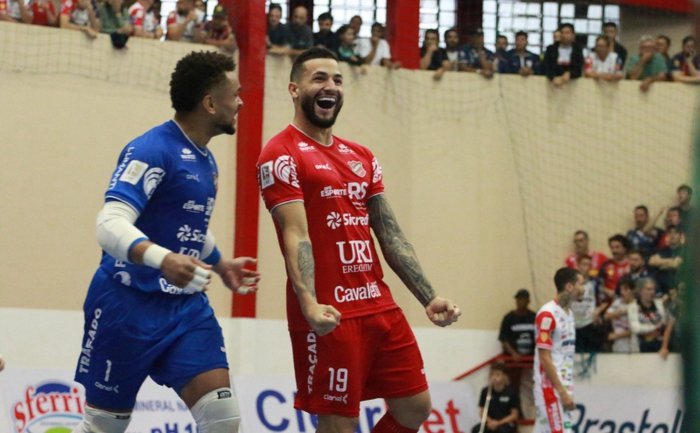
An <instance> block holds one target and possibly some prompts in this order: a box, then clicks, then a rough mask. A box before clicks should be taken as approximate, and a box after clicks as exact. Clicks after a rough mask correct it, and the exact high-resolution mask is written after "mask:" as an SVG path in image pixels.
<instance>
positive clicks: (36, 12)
mask: <svg viewBox="0 0 700 433" xmlns="http://www.w3.org/2000/svg"><path fill="white" fill-rule="evenodd" d="M29 8H30V9H31V10H32V24H34V25H39V26H48V25H50V24H49V15H48V13H49V12H51V13H52V14H54V15H55V14H56V9H55V8H54V7H53V2H52V1H50V0H49V1H33V2H31V3H30V4H29Z"/></svg>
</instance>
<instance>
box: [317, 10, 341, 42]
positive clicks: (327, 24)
mask: <svg viewBox="0 0 700 433" xmlns="http://www.w3.org/2000/svg"><path fill="white" fill-rule="evenodd" d="M316 21H318V32H316V33H314V45H315V46H317V47H323V48H328V49H329V50H331V51H336V48H337V47H338V37H337V35H336V34H335V33H333V30H332V28H333V15H331V14H330V13H329V12H324V13H322V14H321V15H319V16H318V18H317V20H316Z"/></svg>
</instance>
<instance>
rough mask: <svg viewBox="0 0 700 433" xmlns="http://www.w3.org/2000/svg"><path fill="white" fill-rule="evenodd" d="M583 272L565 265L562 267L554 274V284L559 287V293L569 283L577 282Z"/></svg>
mask: <svg viewBox="0 0 700 433" xmlns="http://www.w3.org/2000/svg"><path fill="white" fill-rule="evenodd" d="M580 274H581V273H580V272H579V271H577V270H576V269H572V268H568V267H564V268H560V269H559V270H558V271H557V272H556V273H555V274H554V285H555V286H556V287H557V293H561V292H563V291H564V289H565V288H566V285H567V284H569V283H572V284H573V283H575V282H576V279H577V278H578V276H579V275H580Z"/></svg>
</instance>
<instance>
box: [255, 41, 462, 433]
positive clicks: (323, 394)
mask: <svg viewBox="0 0 700 433" xmlns="http://www.w3.org/2000/svg"><path fill="white" fill-rule="evenodd" d="M290 80H291V82H290V84H289V92H290V94H291V96H292V100H293V101H294V108H295V115H294V121H293V122H292V124H291V125H289V126H288V127H287V128H285V129H284V130H283V131H282V132H280V133H279V134H278V135H276V136H275V137H273V138H272V139H271V140H270V142H269V143H268V144H267V145H266V146H265V148H264V149H263V151H262V153H261V155H260V158H259V160H258V169H259V173H258V176H259V179H258V181H259V184H260V189H261V192H262V196H263V199H264V200H265V204H266V206H267V208H268V209H269V210H270V212H271V214H272V217H273V220H274V222H275V228H276V230H277V235H278V238H279V242H280V247H281V249H282V254H283V256H284V258H285V262H286V268H287V276H288V281H287V316H288V322H289V331H290V336H291V340H292V349H293V352H294V367H295V373H296V381H297V387H298V392H297V395H296V401H295V407H296V408H298V409H303V410H305V411H307V412H310V413H315V414H318V423H319V424H318V430H317V432H318V433H328V432H340V433H353V432H355V429H356V427H357V423H358V415H359V405H360V401H361V400H367V399H372V398H385V399H386V401H387V406H388V411H387V413H386V414H385V415H384V416H383V417H382V418H381V419H380V420H379V422H378V423H377V425H376V426H375V427H374V428H373V429H372V432H374V433H388V432H392V433H413V432H417V431H418V428H419V427H420V425H421V423H422V422H423V421H424V420H425V419H426V418H427V416H428V415H429V413H430V410H431V403H430V394H429V392H428V385H427V381H426V379H425V374H424V372H423V361H422V358H421V355H420V351H419V349H418V346H417V344H416V340H415V337H414V335H413V332H412V331H411V328H410V326H409V325H408V323H407V321H406V319H405V317H404V315H403V313H402V312H401V310H400V309H399V307H398V306H397V305H396V304H395V303H394V300H393V298H392V296H391V292H390V291H389V288H388V286H387V285H386V284H385V283H384V281H383V274H382V269H381V265H380V263H379V259H378V257H377V250H376V248H375V246H374V242H373V240H372V236H371V235H370V227H371V228H372V231H373V232H374V235H375V236H376V238H377V241H378V242H379V244H380V246H381V249H382V252H383V254H384V257H385V259H386V261H387V263H389V265H390V266H391V268H392V269H393V270H394V271H395V272H396V273H397V274H398V275H399V276H400V277H401V279H402V281H403V282H404V283H405V284H406V286H407V287H408V288H409V290H411V292H412V293H413V294H414V295H415V296H416V298H418V300H419V301H420V302H421V303H422V304H423V305H424V306H425V311H426V314H427V315H428V317H429V318H430V320H431V321H432V322H433V323H435V324H436V325H438V326H447V325H449V324H451V323H453V322H454V321H456V320H457V318H458V317H459V315H460V314H461V313H460V311H459V308H458V307H457V306H456V305H454V304H453V303H452V301H450V300H448V299H444V298H441V297H438V296H437V295H436V294H435V292H434V290H433V288H432V286H431V285H430V283H429V282H428V280H427V278H426V277H425V275H424V273H423V271H422V269H421V267H420V264H419V263H418V260H417V258H416V255H415V253H414V251H413V248H412V247H411V245H410V244H409V243H408V241H407V240H406V238H405V236H404V234H403V232H402V231H401V229H400V228H399V225H398V224H397V222H396V218H395V217H394V214H393V212H392V210H391V207H390V206H389V204H388V202H387V200H386V197H385V195H384V185H383V183H382V170H381V167H380V165H379V163H378V162H377V159H376V158H375V157H374V156H373V155H372V152H371V151H370V150H369V149H367V148H365V147H363V146H361V145H359V144H357V143H354V142H351V141H348V140H344V139H342V138H339V137H336V136H334V135H332V131H331V127H332V126H333V124H334V122H335V119H336V117H337V116H338V113H339V111H340V108H341V107H342V105H343V77H342V75H341V73H340V69H339V67H338V62H337V60H336V58H335V55H334V54H333V53H332V52H330V51H328V50H326V49H325V48H312V49H310V50H307V51H305V52H304V53H302V54H301V55H299V57H297V59H296V60H295V62H294V65H293V66H292V73H291V77H290ZM312 246H313V247H312ZM341 316H342V322H341V321H340V318H341Z"/></svg>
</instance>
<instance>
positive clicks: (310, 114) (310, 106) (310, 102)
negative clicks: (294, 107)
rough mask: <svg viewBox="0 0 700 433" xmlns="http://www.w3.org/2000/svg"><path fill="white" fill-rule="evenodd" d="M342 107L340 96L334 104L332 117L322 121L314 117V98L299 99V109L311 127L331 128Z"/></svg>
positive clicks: (304, 97) (303, 97)
mask: <svg viewBox="0 0 700 433" xmlns="http://www.w3.org/2000/svg"><path fill="white" fill-rule="evenodd" d="M342 107H343V99H342V97H341V96H338V97H337V100H336V102H335V107H333V108H334V109H333V115H332V116H331V117H330V118H328V119H322V118H320V117H318V116H317V115H316V97H315V96H302V98H301V109H302V111H303V112H304V116H306V118H307V119H308V120H309V122H311V124H312V125H314V126H318V127H319V128H330V127H331V126H333V125H334V124H335V119H336V118H337V117H338V114H339V113H340V109H341V108H342Z"/></svg>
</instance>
